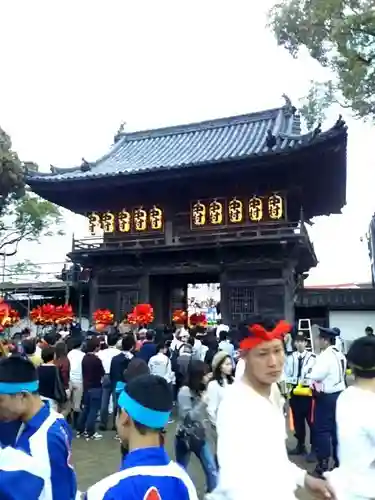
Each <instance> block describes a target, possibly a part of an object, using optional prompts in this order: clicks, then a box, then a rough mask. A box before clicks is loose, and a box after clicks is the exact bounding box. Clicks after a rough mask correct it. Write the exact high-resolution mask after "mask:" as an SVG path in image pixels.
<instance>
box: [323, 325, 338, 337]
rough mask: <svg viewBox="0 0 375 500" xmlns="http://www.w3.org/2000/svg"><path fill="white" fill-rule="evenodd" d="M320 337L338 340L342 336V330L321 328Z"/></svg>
mask: <svg viewBox="0 0 375 500" xmlns="http://www.w3.org/2000/svg"><path fill="white" fill-rule="evenodd" d="M318 328H319V336H320V337H323V338H330V339H333V338H336V337H338V336H339V335H340V333H341V332H340V330H339V329H338V328H323V327H322V326H319V327H318Z"/></svg>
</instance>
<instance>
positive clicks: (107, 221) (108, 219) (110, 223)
mask: <svg viewBox="0 0 375 500" xmlns="http://www.w3.org/2000/svg"><path fill="white" fill-rule="evenodd" d="M102 226H103V231H104V232H105V233H113V232H114V231H115V215H114V214H113V213H112V212H105V213H104V214H103V215H102Z"/></svg>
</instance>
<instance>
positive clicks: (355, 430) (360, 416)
mask: <svg viewBox="0 0 375 500" xmlns="http://www.w3.org/2000/svg"><path fill="white" fill-rule="evenodd" d="M374 416H375V393H374V392H370V391H366V390H364V389H361V388H359V387H356V386H352V387H349V388H348V389H346V390H345V391H344V392H343V393H342V394H340V396H339V398H338V400H337V406H336V423H337V437H338V445H339V446H338V455H339V461H340V467H339V468H337V469H334V470H333V471H332V472H330V473H328V474H327V478H328V479H329V482H330V483H331V484H332V486H333V488H334V489H335V490H336V494H337V499H338V500H365V499H366V500H369V499H372V498H375V417H374Z"/></svg>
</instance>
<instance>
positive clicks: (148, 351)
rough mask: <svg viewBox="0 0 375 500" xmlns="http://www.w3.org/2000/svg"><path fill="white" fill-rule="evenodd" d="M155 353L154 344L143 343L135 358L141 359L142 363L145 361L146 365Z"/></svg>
mask: <svg viewBox="0 0 375 500" xmlns="http://www.w3.org/2000/svg"><path fill="white" fill-rule="evenodd" d="M156 351H157V348H156V344H154V343H153V342H148V341H147V340H146V342H144V343H143V345H142V347H141V348H140V350H139V352H138V354H137V358H141V359H143V361H146V363H148V362H149V361H150V359H151V358H152V356H155V354H156Z"/></svg>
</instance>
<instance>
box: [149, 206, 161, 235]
mask: <svg viewBox="0 0 375 500" xmlns="http://www.w3.org/2000/svg"><path fill="white" fill-rule="evenodd" d="M149 219H150V227H151V229H152V230H154V231H160V230H161V229H163V210H162V209H161V208H159V207H155V206H154V207H153V208H152V209H151V210H150V213H149Z"/></svg>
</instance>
